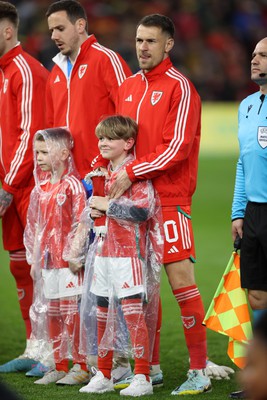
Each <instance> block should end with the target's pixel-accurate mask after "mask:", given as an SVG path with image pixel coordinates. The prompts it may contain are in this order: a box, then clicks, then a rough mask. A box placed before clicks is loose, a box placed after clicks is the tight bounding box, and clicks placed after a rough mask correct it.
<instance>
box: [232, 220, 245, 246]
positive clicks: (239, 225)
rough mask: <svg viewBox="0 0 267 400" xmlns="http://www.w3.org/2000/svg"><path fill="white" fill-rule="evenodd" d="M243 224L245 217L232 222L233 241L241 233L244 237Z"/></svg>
mask: <svg viewBox="0 0 267 400" xmlns="http://www.w3.org/2000/svg"><path fill="white" fill-rule="evenodd" d="M243 224H244V220H243V218H239V219H236V220H235V221H233V222H232V239H233V242H234V241H235V240H236V237H237V235H239V236H240V238H241V239H242V237H243Z"/></svg>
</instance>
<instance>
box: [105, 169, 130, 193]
mask: <svg viewBox="0 0 267 400" xmlns="http://www.w3.org/2000/svg"><path fill="white" fill-rule="evenodd" d="M131 185H132V182H131V181H130V179H129V177H128V174H127V172H126V171H125V170H123V171H121V172H119V173H118V175H117V177H116V180H115V182H114V183H113V184H112V186H111V188H110V191H109V198H110V199H118V198H119V197H121V195H122V194H123V193H124V192H125V191H126V190H127V189H129V187H130V186H131Z"/></svg>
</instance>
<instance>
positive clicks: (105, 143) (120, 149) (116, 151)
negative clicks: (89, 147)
mask: <svg viewBox="0 0 267 400" xmlns="http://www.w3.org/2000/svg"><path fill="white" fill-rule="evenodd" d="M133 144H134V139H133V138H130V139H127V140H126V141H125V140H123V139H110V138H107V137H104V136H103V137H99V139H98V148H99V150H100V153H101V155H102V157H103V158H106V159H107V160H110V161H113V162H116V161H120V160H121V159H124V158H125V157H126V155H127V154H128V152H129V150H130V149H131V148H132V147H133Z"/></svg>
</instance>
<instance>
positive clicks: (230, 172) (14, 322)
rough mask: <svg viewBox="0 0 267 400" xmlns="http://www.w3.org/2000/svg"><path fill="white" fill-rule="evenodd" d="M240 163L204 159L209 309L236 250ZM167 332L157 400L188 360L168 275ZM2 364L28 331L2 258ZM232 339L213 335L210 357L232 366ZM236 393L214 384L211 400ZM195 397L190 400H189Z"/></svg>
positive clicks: (44, 390)
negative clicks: (233, 232)
mask: <svg viewBox="0 0 267 400" xmlns="http://www.w3.org/2000/svg"><path fill="white" fill-rule="evenodd" d="M235 165H236V157H234V156H231V157H230V156H229V157H228V158H227V157H225V156H224V157H222V156H218V158H216V159H215V158H211V157H203V156H202V157H201V159H200V169H199V182H198V188H197V192H196V195H195V197H194V202H193V212H192V216H193V224H194V231H195V241H196V250H197V264H196V277H197V282H198V285H199V288H200V290H201V292H202V295H203V299H204V303H205V307H206V309H207V307H208V305H209V303H210V301H211V299H212V296H213V294H214V292H215V289H216V287H217V285H218V283H219V280H220V278H221V275H222V273H223V271H224V268H225V267H226V264H227V262H228V259H229V257H230V253H231V251H232V244H231V238H230V208H231V200H232V193H233V186H234V175H235ZM161 292H162V300H163V326H162V334H161V367H162V370H163V372H164V387H163V388H159V389H155V390H154V399H162V398H171V397H170V393H171V391H172V390H173V389H174V388H175V387H176V386H177V385H178V384H181V383H182V382H183V381H184V380H185V376H186V371H187V369H188V355H187V351H186V347H185V341H184V337H183V329H182V324H181V321H180V316H179V310H178V307H177V305H176V303H175V300H174V298H173V296H172V294H171V290H170V287H169V285H168V282H167V280H166V276H165V272H164V271H163V274H162V289H161ZM0 305H1V325H0V326H1V330H0V349H1V351H0V363H3V362H5V361H8V360H10V359H12V358H14V357H15V356H17V355H19V354H20V353H21V352H22V351H23V349H24V340H23V337H24V327H23V324H22V322H21V318H20V312H19V309H18V304H17V300H16V291H15V285H14V281H13V278H12V277H11V275H10V273H9V270H8V258H7V255H6V254H5V253H4V252H3V251H2V250H1V252H0ZM227 342H228V340H227V338H226V337H224V336H221V335H219V334H217V333H214V332H211V331H209V330H208V353H209V357H210V358H211V359H212V360H213V361H215V362H217V363H220V364H224V365H229V366H233V364H232V363H231V360H230V359H229V358H228V356H227V354H226V350H227ZM1 378H2V379H3V380H4V381H5V382H6V383H7V384H8V385H10V386H11V387H12V388H13V389H15V390H16V391H17V392H18V393H20V394H21V395H22V396H23V398H24V399H26V400H47V399H51V400H60V399H64V400H73V399H77V398H81V399H83V398H93V399H95V398H99V399H100V398H105V399H108V400H109V399H115V398H118V396H119V393H114V394H106V395H97V396H95V395H94V396H89V395H87V394H82V393H78V387H57V386H56V385H53V384H52V385H49V386H47V387H43V386H41V387H40V386H38V385H34V383H33V381H34V379H33V378H26V377H25V376H24V374H23V373H17V374H6V375H3V374H2V376H1ZM236 388H237V383H236V378H232V379H231V380H230V381H221V382H220V381H218V382H216V381H213V390H212V392H211V393H207V394H205V395H202V396H205V397H206V398H207V399H210V400H215V399H216V400H217V399H218V400H220V399H226V398H227V397H228V394H229V393H230V392H231V391H233V390H235V389H236ZM192 397H193V396H187V398H188V399H189V400H190V399H191V398H192ZM144 398H148V396H146V397H144Z"/></svg>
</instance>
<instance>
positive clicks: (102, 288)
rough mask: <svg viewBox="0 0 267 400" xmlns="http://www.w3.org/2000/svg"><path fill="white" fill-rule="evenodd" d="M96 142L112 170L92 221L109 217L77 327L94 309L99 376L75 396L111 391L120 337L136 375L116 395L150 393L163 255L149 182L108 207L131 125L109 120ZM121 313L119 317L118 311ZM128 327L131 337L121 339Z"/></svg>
mask: <svg viewBox="0 0 267 400" xmlns="http://www.w3.org/2000/svg"><path fill="white" fill-rule="evenodd" d="M96 135H97V137H98V139H99V143H98V146H99V149H100V152H101V154H102V156H103V157H105V158H107V159H108V160H110V163H109V165H108V172H107V174H108V176H107V179H106V183H105V193H106V196H105V197H104V196H94V195H93V196H92V198H91V200H90V207H91V217H92V218H94V219H97V218H99V217H101V216H103V214H105V215H106V234H105V236H104V238H103V234H102V235H101V236H98V233H97V232H98V231H96V238H95V243H94V244H93V245H92V246H91V247H90V251H89V256H88V258H87V262H86V279H85V287H84V291H85V293H84V295H83V296H82V305H81V320H82V321H86V319H88V315H89V314H90V313H91V315H92V310H93V309H94V310H95V320H96V324H97V336H98V368H99V371H97V373H96V375H95V376H94V377H93V378H92V379H91V381H90V383H89V384H88V385H87V386H85V387H83V388H81V389H80V392H86V393H104V392H110V391H113V390H114V388H113V379H112V377H111V369H112V357H113V351H114V350H115V351H118V352H120V353H121V354H124V355H127V354H128V352H127V350H128V349H127V348H123V347H125V343H126V342H127V341H126V340H125V338H124V337H123V336H125V333H127V334H128V332H129V336H130V339H131V345H132V350H131V352H132V355H133V357H134V360H135V371H134V372H135V376H134V379H133V381H132V383H131V384H130V386H129V387H128V388H126V389H123V390H122V391H121V392H120V394H121V395H128V396H141V395H145V394H152V393H153V389H152V383H151V380H150V378H149V369H150V368H149V361H150V352H151V349H152V348H153V341H154V335H155V329H156V321H157V310H158V304H159V280H160V267H161V254H162V248H163V247H162V232H161V224H160V214H159V207H158V203H157V196H156V194H155V192H154V189H153V186H152V184H151V182H149V181H142V182H137V183H134V184H133V185H132V186H131V189H129V190H128V191H126V192H125V193H124V195H123V196H122V197H121V198H120V199H118V200H109V199H108V196H107V195H108V191H109V188H110V186H111V184H112V183H113V181H114V179H115V177H116V175H117V173H118V172H119V171H121V170H122V169H123V168H125V167H126V165H128V164H129V163H131V162H132V161H133V159H134V157H133V155H132V154H131V151H132V148H133V146H134V143H135V139H136V135H137V124H136V123H135V121H133V120H132V119H131V118H129V117H123V116H120V115H116V116H111V117H108V118H106V119H104V120H102V121H101V122H100V123H99V124H98V126H97V128H96ZM92 252H94V254H93V256H92ZM90 253H91V256H90ZM94 301H95V308H94V304H93V303H94ZM119 306H120V307H121V310H122V313H120V312H119V311H118V308H119ZM122 314H123V315H122ZM121 318H124V320H125V322H124V321H122V320H121ZM125 323H126V326H127V328H128V332H125V328H124V326H125ZM87 328H88V329H87V339H88V342H89V343H92V342H93V341H94V332H95V330H94V327H93V324H91V327H87ZM127 344H128V343H127ZM89 347H90V344H89Z"/></svg>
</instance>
